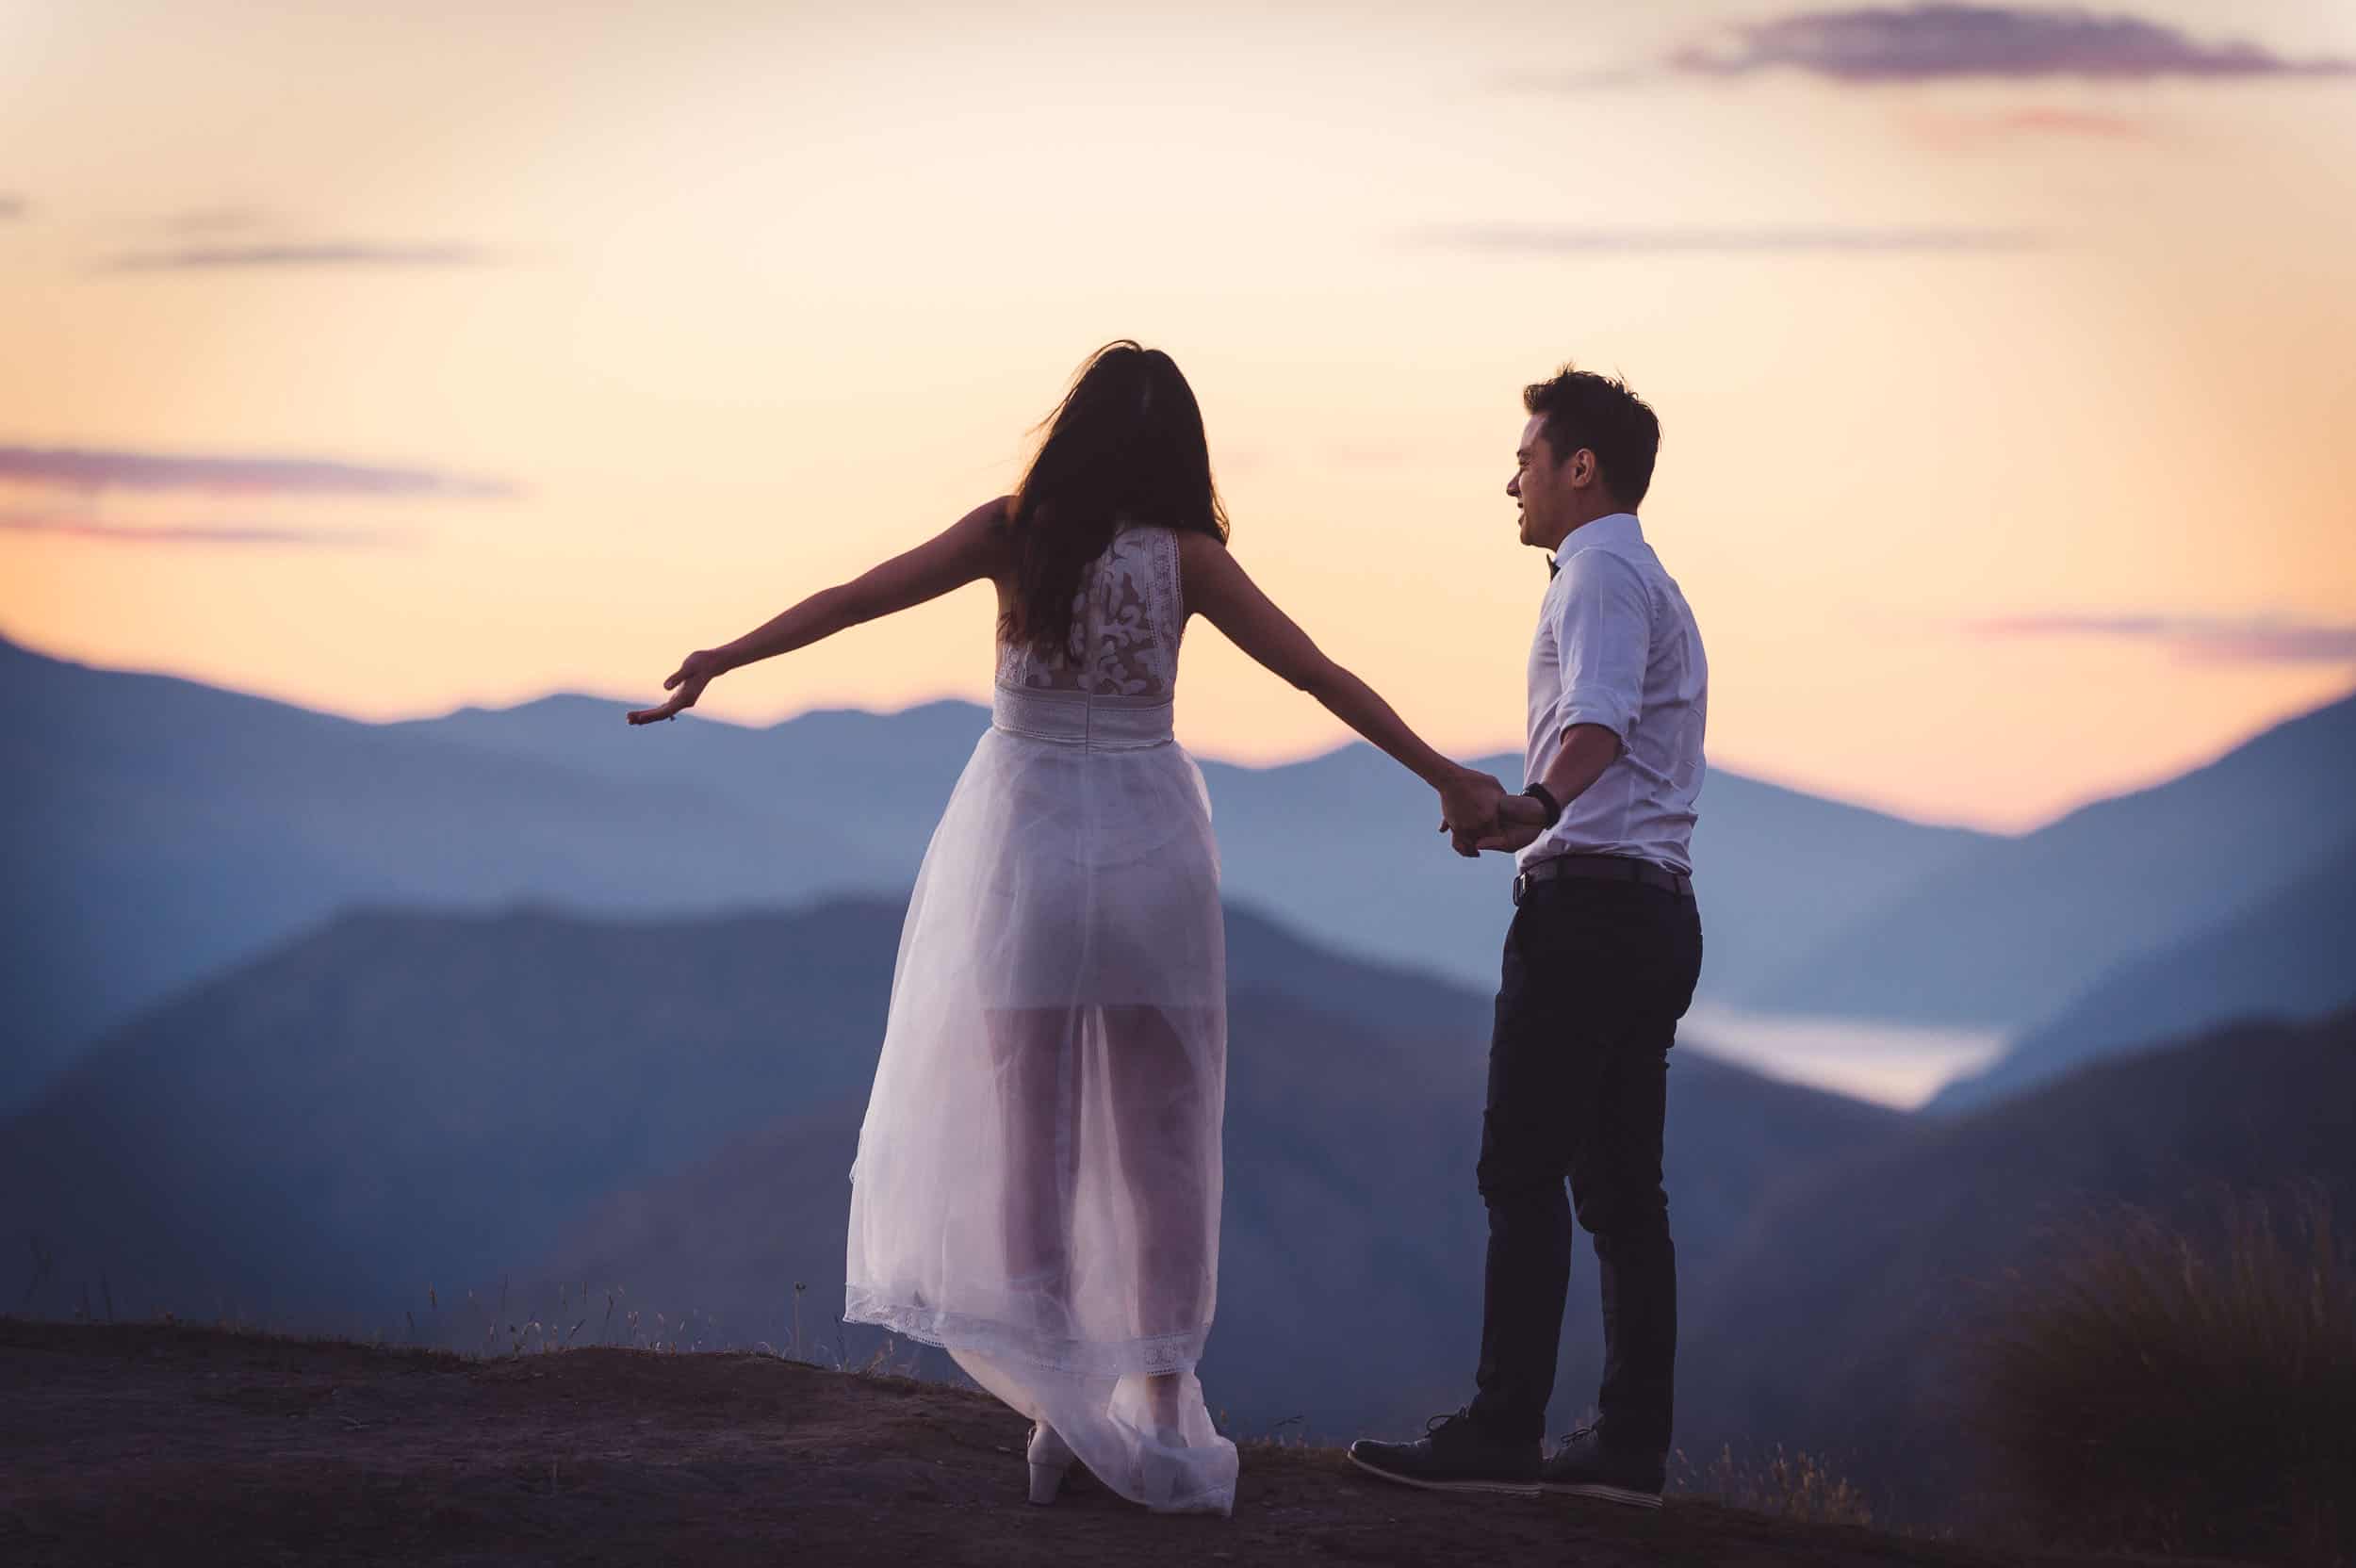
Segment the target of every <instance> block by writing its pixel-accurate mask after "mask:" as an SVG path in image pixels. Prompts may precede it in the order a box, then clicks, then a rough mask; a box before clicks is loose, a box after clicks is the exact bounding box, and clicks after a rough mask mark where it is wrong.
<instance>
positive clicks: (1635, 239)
mask: <svg viewBox="0 0 2356 1568" xmlns="http://www.w3.org/2000/svg"><path fill="white" fill-rule="evenodd" d="M1410 238H1412V239H1417V240H1421V241H1424V242H1426V243H1432V244H1439V245H1448V246H1453V247H1455V248H1457V249H1459V250H1466V251H1481V252H1487V253H1492V254H1497V255H1540V256H1563V255H1728V254H1755V253H1762V252H1769V253H1772V252H1782V253H1808V252H1824V253H1850V254H1860V253H1861V254H1872V253H1892V254H1895V253H1921V252H1925V251H1934V252H1936V251H2030V250H2037V249H2040V248H2042V247H2043V246H2044V245H2045V243H2046V241H2045V238H2044V237H2043V236H2042V235H2039V234H2037V233H2035V232H2034V231H2031V230H2026V229H1966V228H1841V227H1829V226H1808V225H1795V226H1789V227H1777V228H1759V229H1735V228H1658V229H1613V228H1590V227H1581V226H1579V225H1570V224H1562V225H1557V224H1537V223H1456V224H1441V225H1434V226H1432V227H1428V228H1424V229H1420V230H1417V231H1415V233H1414V234H1413V235H1411V236H1410Z"/></svg>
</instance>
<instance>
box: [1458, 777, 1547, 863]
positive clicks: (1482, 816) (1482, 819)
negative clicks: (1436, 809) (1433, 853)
mask: <svg viewBox="0 0 2356 1568" xmlns="http://www.w3.org/2000/svg"><path fill="white" fill-rule="evenodd" d="M1440 831H1441V832H1443V833H1446V834H1447V835H1448V845H1449V847H1450V848H1452V849H1454V850H1455V851H1456V853H1457V854H1459V855H1462V856H1463V857H1464V858H1465V859H1467V860H1472V859H1478V858H1480V856H1481V851H1482V850H1484V849H1502V850H1518V849H1522V848H1524V847H1526V846H1528V845H1529V844H1530V843H1532V842H1534V841H1536V840H1537V837H1538V835H1539V834H1541V833H1543V832H1545V831H1546V808H1545V807H1543V806H1541V805H1539V804H1538V802H1537V801H1535V800H1533V799H1531V798H1530V796H1529V795H1520V794H1513V793H1511V792H1508V791H1507V790H1506V788H1505V786H1504V785H1503V784H1501V783H1499V782H1498V781H1497V776H1496V775H1494V774H1486V773H1482V772H1481V770H1480V769H1478V768H1465V769H1463V770H1461V771H1460V772H1459V774H1458V776H1457V777H1456V778H1454V779H1453V780H1451V781H1450V782H1449V783H1448V784H1447V785H1446V786H1444V787H1443V788H1442V789H1441V791H1440Z"/></svg>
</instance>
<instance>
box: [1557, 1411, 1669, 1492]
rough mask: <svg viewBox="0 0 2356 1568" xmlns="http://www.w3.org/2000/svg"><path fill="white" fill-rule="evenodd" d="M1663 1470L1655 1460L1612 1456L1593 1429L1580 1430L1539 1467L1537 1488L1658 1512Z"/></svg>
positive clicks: (1565, 1439)
mask: <svg viewBox="0 0 2356 1568" xmlns="http://www.w3.org/2000/svg"><path fill="white" fill-rule="evenodd" d="M1663 1468H1664V1466H1663V1465H1662V1463H1661V1461H1659V1460H1657V1459H1656V1460H1638V1459H1631V1458H1629V1457H1628V1456H1627V1455H1625V1454H1614V1453H1612V1452H1611V1451H1609V1450H1608V1449H1606V1448H1605V1447H1604V1446H1603V1440H1602V1437H1601V1436H1600V1434H1598V1433H1597V1432H1596V1430H1595V1428H1593V1427H1581V1428H1579V1430H1577V1431H1575V1432H1573V1433H1571V1434H1570V1435H1569V1436H1568V1437H1566V1438H1564V1439H1563V1440H1562V1447H1560V1448H1558V1449H1556V1450H1555V1452H1554V1457H1553V1458H1552V1459H1550V1460H1548V1461H1546V1463H1545V1464H1544V1465H1543V1466H1541V1467H1540V1469H1539V1471H1538V1484H1539V1485H1540V1486H1541V1487H1543V1488H1544V1489H1545V1490H1546V1491H1548V1492H1561V1493H1564V1494H1566V1495H1570V1496H1573V1497H1601V1498H1602V1499H1604V1501H1606V1502H1612V1503H1624V1504H1626V1505H1627V1506H1628V1507H1629V1508H1659V1507H1660V1506H1661V1481H1662V1480H1663V1479H1664V1477H1663V1475H1662V1470H1663Z"/></svg>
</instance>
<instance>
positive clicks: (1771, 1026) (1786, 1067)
mask: <svg viewBox="0 0 2356 1568" xmlns="http://www.w3.org/2000/svg"><path fill="white" fill-rule="evenodd" d="M2008 1038H2009V1037H2007V1036H2006V1035H2005V1033H2004V1031H2003V1030H2001V1029H1934V1028H1925V1027H1922V1026H1920V1025H1914V1024H1905V1023H1879V1022H1872V1021H1864V1020H1859V1019H1853V1018H1803V1017H1798V1016H1795V1015H1792V1014H1789V1013H1753V1012H1745V1011H1743V1010H1742V1009H1741V1008H1738V1007H1727V1006H1724V1005H1719V1004H1716V1003H1710V1002H1696V1003H1695V1004H1693V1011H1691V1012H1689V1013H1687V1014H1686V1015H1685V1021H1684V1022H1683V1023H1682V1024H1680V1025H1678V1027H1677V1039H1678V1042H1679V1044H1680V1045H1681V1046H1699V1047H1700V1048H1701V1049H1702V1050H1704V1051H1706V1052H1708V1053H1709V1054H1710V1055H1712V1056H1717V1057H1721V1058H1723V1059H1724V1060H1726V1061H1729V1062H1736V1063H1740V1064H1741V1065H1742V1066H1743V1067H1746V1068H1749V1069H1751V1070H1753V1071H1755V1072H1763V1073H1765V1074H1767V1075H1768V1076H1769V1077H1771V1078H1781V1079H1783V1080H1785V1081H1786V1082H1788V1083H1793V1084H1807V1085H1808V1086H1812V1087H1815V1088H1821V1089H1831V1090H1833V1091H1834V1092H1836V1093H1839V1094H1847V1095H1854V1096H1856V1097H1857V1099H1859V1100H1872V1101H1875V1102H1878V1103H1881V1104H1884V1105H1892V1106H1895V1107H1896V1108H1898V1109H1899V1110H1902V1111H1910V1110H1913V1109H1914V1108H1915V1107H1916V1106H1918V1105H1920V1104H1922V1102H1924V1101H1925V1100H1928V1099H1929V1098H1930V1097H1931V1096H1932V1095H1933V1094H1935V1093H1937V1092H1938V1091H1939V1086H1940V1085H1942V1084H1944V1083H1946V1082H1947V1081H1948V1080H1949V1079H1951V1078H1954V1077H1955V1076H1957V1075H1958V1074H1961V1073H1966V1072H1972V1071H1975V1070H1978V1069H1980V1068H1983V1067H1986V1066H1987V1065H1988V1063H1989V1062H1991V1061H1993V1060H1995V1059H1996V1057H1997V1056H1998V1055H1999V1054H2002V1053H2003V1051H2004V1046H2005V1045H2006V1044H2007V1043H2008Z"/></svg>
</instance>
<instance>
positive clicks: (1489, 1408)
mask: <svg viewBox="0 0 2356 1568" xmlns="http://www.w3.org/2000/svg"><path fill="white" fill-rule="evenodd" d="M1522 400H1523V405H1524V407H1525V408H1527V409H1528V411H1529V414H1530V420H1529V423H1528V424H1527V425H1526V426H1525V427H1524V428H1523V431H1522V439H1521V448H1520V449H1519V451H1518V452H1517V453H1516V454H1515V472H1514V475H1513V480H1512V482H1509V483H1508V484H1507V485H1506V493H1507V494H1508V495H1510V496H1512V497H1513V498H1514V499H1515V500H1517V501H1519V502H1520V503H1521V509H1522V516H1521V541H1522V543H1523V544H1525V545H1531V546H1535V547H1539V548H1542V549H1546V550H1548V551H1550V552H1552V555H1553V562H1552V565H1553V567H1554V573H1555V575H1554V579H1553V580H1552V581H1551V582H1550V583H1549V584H1548V585H1547V588H1546V597H1545V599H1544V601H1543V602H1542V604H1541V607H1540V612H1539V622H1538V629H1537V634H1536V636H1535V637H1534V638H1533V639H1532V641H1531V644H1530V713H1529V725H1530V727H1529V750H1528V754H1527V756H1526V759H1525V763H1524V767H1525V777H1527V778H1528V779H1529V780H1530V786H1529V788H1528V789H1527V791H1526V792H1524V794H1522V795H1520V796H1508V797H1507V798H1506V809H1505V811H1504V813H1503V815H1502V817H1501V819H1500V823H1501V825H1500V826H1499V827H1497V828H1496V829H1493V830H1491V835H1490V836H1489V837H1485V838H1481V839H1479V840H1478V841H1477V846H1476V841H1474V840H1473V839H1472V838H1471V836H1470V835H1469V834H1467V833H1465V832H1463V831H1460V832H1458V833H1457V835H1456V845H1457V848H1458V849H1459V851H1460V852H1472V851H1474V850H1475V849H1476V847H1477V848H1479V849H1512V850H1514V851H1516V852H1517V855H1518V859H1519V865H1520V874H1519V875H1517V876H1516V877H1515V878H1514V880H1513V902H1514V905H1515V909H1514V914H1513V924H1512V926H1511V927H1510V928H1509V930H1508V932H1507V935H1506V941H1505V957H1504V973H1503V979H1502V982H1501V984H1500V985H1499V988H1498V990H1497V1021H1496V1025H1495V1033H1494V1035H1493V1036H1492V1038H1491V1042H1490V1048H1489V1095H1488V1108H1487V1110H1486V1111H1485V1112H1484V1113H1483V1116H1482V1119H1481V1165H1480V1181H1481V1197H1482V1199H1483V1201H1485V1202H1486V1203H1487V1204H1488V1208H1489V1256H1488V1267H1487V1275H1486V1302H1485V1306H1484V1311H1483V1316H1482V1324H1481V1366H1480V1370H1479V1373H1478V1375H1477V1380H1478V1383H1479V1387H1480V1393H1479V1395H1478V1396H1477V1397H1475V1398H1474V1400H1473V1402H1472V1403H1471V1405H1470V1406H1468V1407H1467V1408H1465V1409H1464V1410H1463V1411H1460V1412H1458V1413H1456V1414H1455V1415H1453V1416H1450V1417H1448V1418H1447V1419H1446V1420H1444V1421H1438V1422H1435V1423H1434V1424H1433V1427H1432V1430H1431V1431H1430V1432H1429V1434H1428V1435H1426V1436H1425V1437H1423V1438H1420V1439H1418V1440H1417V1441H1415V1442H1414V1443H1400V1444H1391V1443H1373V1442H1367V1441H1361V1442H1359V1443H1356V1444H1353V1445H1352V1446H1351V1447H1350V1458H1351V1459H1352V1460H1353V1461H1355V1462H1357V1463H1358V1464H1360V1465H1361V1466H1362V1467H1364V1468H1366V1469H1368V1470H1371V1471H1373V1472H1375V1473H1376V1474H1378V1475H1381V1476H1383V1477H1385V1478H1388V1479H1392V1480H1399V1481H1404V1482H1407V1483H1409V1484H1411V1485H1415V1486H1423V1487H1431V1488H1437V1489H1441V1490H1447V1491H1471V1492H1506V1493H1522V1494H1526V1493H1530V1492H1536V1491H1540V1490H1546V1491H1554V1492H1565V1493H1570V1494H1573V1495H1581V1496H1594V1497H1603V1498H1608V1499H1610V1500H1612V1501H1615V1502H1622V1503H1628V1504H1633V1505H1635V1506H1638V1507H1647V1508H1657V1507H1659V1506H1660V1502H1661V1481H1662V1478H1663V1472H1664V1470H1665V1467H1666V1461H1667V1457H1668V1451H1669V1432H1670V1415H1671V1405H1672V1393H1673V1379H1672V1373H1673V1367H1674V1364H1675V1360H1676V1353H1677V1259H1676V1251H1675V1249H1674V1248H1673V1247H1672V1245H1671V1243H1670V1239H1669V1208H1668V1198H1667V1195H1666V1193H1665V1192H1664V1191H1663V1190H1662V1186H1661V1127H1662V1119H1663V1112H1664V1109H1665V1104H1666V1090H1667V1075H1668V1053H1669V1048H1670V1047H1671V1045H1672V1044H1674V1043H1675V1041H1676V1039H1677V1020H1678V1019H1680V1018H1682V1017H1683V1016H1684V1015H1685V1010H1686V1007H1687V1006H1688V1005H1690V1004H1691V1003H1692V1001H1693V986H1694V983H1695V981H1696V980H1697V979H1698V977H1699V975H1700V972H1701V920H1700V915H1699V912H1698V910H1697V908H1696V907H1695V905H1694V902H1693V883H1692V880H1691V876H1692V873H1693V857H1692V852H1691V842H1692V836H1693V821H1694V815H1695V813H1694V801H1695V798H1696V797H1697V796H1698V795H1699V793H1700V792H1701V786H1702V776H1703V772H1704V764H1703V760H1702V731H1703V727H1704V719H1705V716H1706V713H1707V710H1708V706H1709V701H1708V698H1709V684H1710V671H1709V664H1708V662H1707V661H1706V660H1705V659H1704V657H1703V653H1702V643H1701V633H1700V632H1699V630H1698V629H1696V628H1695V627H1694V624H1693V612H1692V611H1691V610H1689V609H1688V608H1687V607H1686V603H1685V596H1684V595H1683V594H1682V593H1680V592H1679V591H1678V589H1677V583H1676V581H1675V580H1672V579H1671V578H1670V577H1669V575H1668V573H1667V572H1665V571H1663V570H1662V569H1661V560H1660V558H1659V557H1658V556H1656V555H1655V554H1654V553H1653V550H1652V547H1651V546H1650V545H1649V544H1647V543H1646V542H1645V539H1644V528H1643V525H1642V524H1641V523H1639V522H1638V520H1637V516H1636V508H1637V506H1638V505H1639V504H1640V503H1641V502H1642V501H1643V499H1644V492H1645V490H1646V488H1647V487H1648V486H1649V485H1650V484H1651V482H1652V470H1653V458H1654V454H1655V453H1656V452H1657V451H1658V450H1659V448H1660V442H1661V426H1660V422H1659V420H1658V419H1657V418H1656V417H1654V415H1653V412H1652V410H1651V409H1650V408H1647V407H1646V406H1645V405H1644V402H1643V401H1642V400H1639V399H1638V398H1637V397H1636V396H1635V395H1634V394H1633V393H1631V392H1630V391H1628V388H1627V386H1626V385H1624V384H1621V383H1620V382H1617V381H1614V380H1611V379H1609V378H1606V377H1603V376H1598V375H1595V374H1592V373H1590V372H1586V371H1580V370H1573V369H1569V368H1565V369H1564V370H1563V371H1562V373H1561V374H1560V375H1558V376H1556V377H1555V378H1554V379H1553V380H1551V381H1546V382H1541V383H1539V384H1536V385H1533V386H1530V387H1528V388H1526V389H1525V390H1524V392H1523V395H1522ZM1566 1181H1567V1182H1568V1184H1569V1186H1570V1199H1569V1201H1565V1199H1564V1195H1563V1185H1564V1183H1565V1182H1566ZM1574 1211H1576V1214H1577V1217H1578V1222H1579V1225H1581V1226H1584V1227H1585V1228H1586V1230H1587V1231H1588V1232H1589V1233H1590V1234H1591V1235H1592V1236H1593V1237H1594V1238H1595V1258H1596V1262H1597V1264H1598V1275H1599V1282H1600V1286H1601V1290H1602V1296H1603V1322H1604V1372H1603V1385H1602V1387H1601V1389H1600V1390H1599V1391H1598V1394H1597V1397H1596V1409H1597V1411H1598V1415H1597V1418H1596V1421H1595V1425H1594V1426H1592V1427H1585V1428H1581V1429H1579V1430H1578V1431H1575V1432H1573V1433H1572V1434H1571V1435H1570V1436H1569V1437H1568V1438H1566V1439H1565V1440H1564V1443H1563V1446H1562V1448H1561V1450H1560V1451H1558V1452H1557V1453H1556V1454H1555V1455H1554V1457H1552V1458H1551V1459H1543V1458H1542V1457H1541V1454H1542V1450H1541V1446H1540V1445H1541V1441H1542V1438H1543V1435H1544V1432H1545V1427H1546V1401H1547V1399H1548V1398H1549V1397H1551V1395H1552V1393H1553V1389H1554V1372H1555V1348H1556V1345H1557V1342H1558V1341H1559V1340H1560V1338H1561V1335H1562V1308H1563V1303H1564V1299H1565V1297H1566V1295H1567V1292H1568V1288H1569V1282H1570V1265H1571V1243H1572V1239H1573V1235H1574V1232H1573V1228H1572V1217H1573V1214H1574Z"/></svg>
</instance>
